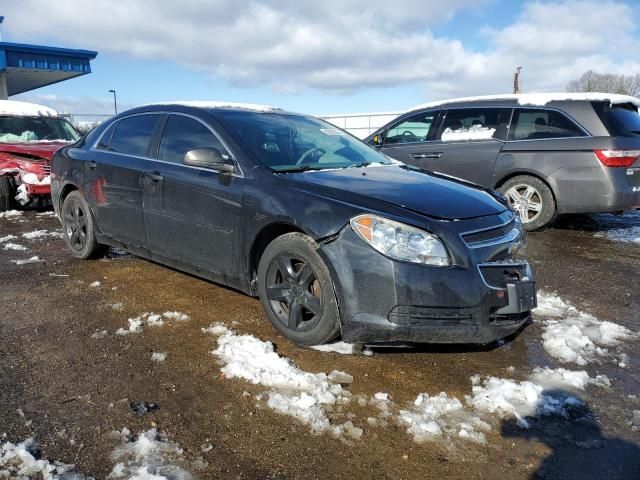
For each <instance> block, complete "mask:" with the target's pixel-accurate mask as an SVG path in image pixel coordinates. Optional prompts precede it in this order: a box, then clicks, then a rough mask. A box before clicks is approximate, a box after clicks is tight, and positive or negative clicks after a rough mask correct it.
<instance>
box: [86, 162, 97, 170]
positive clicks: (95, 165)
mask: <svg viewBox="0 0 640 480" xmlns="http://www.w3.org/2000/svg"><path fill="white" fill-rule="evenodd" d="M97 166H98V164H97V163H96V162H87V167H89V168H91V169H94V168H96V167H97Z"/></svg>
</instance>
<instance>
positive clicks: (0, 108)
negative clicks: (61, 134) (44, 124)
mask: <svg viewBox="0 0 640 480" xmlns="http://www.w3.org/2000/svg"><path fill="white" fill-rule="evenodd" d="M0 115H14V116H17V117H57V116H58V112H56V111H55V110H54V109H53V108H49V107H45V106H43V105H37V104H35V103H28V102H16V101H13V100H0Z"/></svg>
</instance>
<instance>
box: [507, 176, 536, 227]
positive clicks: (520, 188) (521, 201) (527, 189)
mask: <svg viewBox="0 0 640 480" xmlns="http://www.w3.org/2000/svg"><path fill="white" fill-rule="evenodd" d="M505 196H506V197H507V200H508V202H509V205H510V206H511V208H513V209H514V210H515V211H516V212H517V213H518V216H519V217H520V220H522V223H529V222H532V221H534V220H535V219H536V218H537V217H538V215H540V212H541V211H542V196H541V195H540V192H538V190H536V189H535V188H534V187H532V186H531V185H526V184H519V185H514V186H513V187H511V188H510V189H509V190H507V192H506V193H505Z"/></svg>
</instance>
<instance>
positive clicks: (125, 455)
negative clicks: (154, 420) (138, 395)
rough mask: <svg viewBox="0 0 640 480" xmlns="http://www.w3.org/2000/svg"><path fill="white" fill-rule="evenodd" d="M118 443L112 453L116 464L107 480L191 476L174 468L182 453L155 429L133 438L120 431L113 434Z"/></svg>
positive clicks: (183, 478) (176, 479) (181, 479)
mask: <svg viewBox="0 0 640 480" xmlns="http://www.w3.org/2000/svg"><path fill="white" fill-rule="evenodd" d="M116 434H117V435H118V437H119V438H120V440H121V442H122V443H121V445H120V446H118V447H117V448H116V449H115V450H114V451H113V453H112V454H111V459H112V460H113V461H114V462H118V463H116V465H115V466H114V467H113V470H111V473H110V474H109V476H108V478H109V479H116V478H123V479H131V480H165V479H166V480H190V479H191V478H192V476H191V474H190V473H189V472H187V471H186V470H184V469H183V468H181V467H179V466H177V465H175V463H178V462H180V461H181V460H182V454H183V450H182V449H181V448H180V447H179V446H178V445H176V444H175V443H172V442H170V441H168V439H167V438H166V437H165V436H164V435H161V434H159V433H158V431H157V430H156V429H155V428H152V429H151V430H147V431H146V432H142V433H140V434H139V435H132V434H131V432H129V430H128V429H126V428H123V429H122V431H121V432H119V433H118V432H116Z"/></svg>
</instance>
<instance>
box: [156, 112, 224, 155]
mask: <svg viewBox="0 0 640 480" xmlns="http://www.w3.org/2000/svg"><path fill="white" fill-rule="evenodd" d="M196 148H217V149H218V151H219V152H220V153H221V154H223V155H225V154H227V151H226V150H225V148H224V147H223V146H222V143H221V142H220V140H218V138H217V137H216V136H215V135H214V134H213V133H211V130H209V129H208V128H207V127H205V126H204V125H203V124H202V123H200V122H199V121H198V120H195V119H193V118H189V117H185V116H182V115H171V116H170V117H169V120H167V124H166V125H165V127H164V132H163V133H162V140H161V142H160V151H159V153H158V160H163V161H165V162H171V163H182V160H183V159H184V155H185V153H187V152H188V151H189V150H194V149H196Z"/></svg>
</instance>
